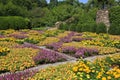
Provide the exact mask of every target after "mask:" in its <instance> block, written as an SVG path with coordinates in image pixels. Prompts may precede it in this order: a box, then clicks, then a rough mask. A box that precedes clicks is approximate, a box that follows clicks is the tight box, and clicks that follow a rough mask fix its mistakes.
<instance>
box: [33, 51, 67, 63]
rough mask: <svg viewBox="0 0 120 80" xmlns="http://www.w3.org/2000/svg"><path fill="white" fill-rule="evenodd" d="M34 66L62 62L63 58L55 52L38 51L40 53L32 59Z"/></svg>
mask: <svg viewBox="0 0 120 80" xmlns="http://www.w3.org/2000/svg"><path fill="white" fill-rule="evenodd" d="M33 60H34V62H35V63H36V64H46V63H54V62H58V61H64V60H65V58H64V56H61V55H59V54H58V53H57V52H55V51H48V50H46V49H42V50H40V52H39V53H38V54H37V55H36V56H34V57H33Z"/></svg>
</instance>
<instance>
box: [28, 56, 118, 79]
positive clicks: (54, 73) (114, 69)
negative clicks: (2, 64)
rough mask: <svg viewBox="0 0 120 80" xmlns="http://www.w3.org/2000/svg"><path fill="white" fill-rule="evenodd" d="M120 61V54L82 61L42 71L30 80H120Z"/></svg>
mask: <svg viewBox="0 0 120 80" xmlns="http://www.w3.org/2000/svg"><path fill="white" fill-rule="evenodd" d="M119 59H120V55H119V54H116V55H114V54H112V55H110V56H109V57H106V58H98V59H96V60H94V61H93V62H90V61H86V60H83V59H80V60H79V61H78V62H76V63H67V64H64V65H59V66H56V67H49V68H47V69H42V70H40V71H39V72H37V73H36V74H35V75H34V76H33V77H30V78H29V80H46V79H54V80H68V79H69V80H89V79H92V80H119V79H120V65H119ZM115 63H116V64H115Z"/></svg>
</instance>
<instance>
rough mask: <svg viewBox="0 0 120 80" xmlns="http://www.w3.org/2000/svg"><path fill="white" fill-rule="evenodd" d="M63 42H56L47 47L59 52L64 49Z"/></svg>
mask: <svg viewBox="0 0 120 80" xmlns="http://www.w3.org/2000/svg"><path fill="white" fill-rule="evenodd" d="M62 44H63V43H62V42H56V43H52V44H47V45H46V47H47V48H49V49H53V50H55V51H58V49H59V48H60V47H62Z"/></svg>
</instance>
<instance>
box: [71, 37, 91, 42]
mask: <svg viewBox="0 0 120 80" xmlns="http://www.w3.org/2000/svg"><path fill="white" fill-rule="evenodd" d="M84 40H92V38H81V37H80V38H72V41H77V42H80V41H84Z"/></svg>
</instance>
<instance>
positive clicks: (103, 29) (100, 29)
mask: <svg viewBox="0 0 120 80" xmlns="http://www.w3.org/2000/svg"><path fill="white" fill-rule="evenodd" d="M96 33H106V26H105V24H104V23H98V24H97V27H96Z"/></svg>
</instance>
